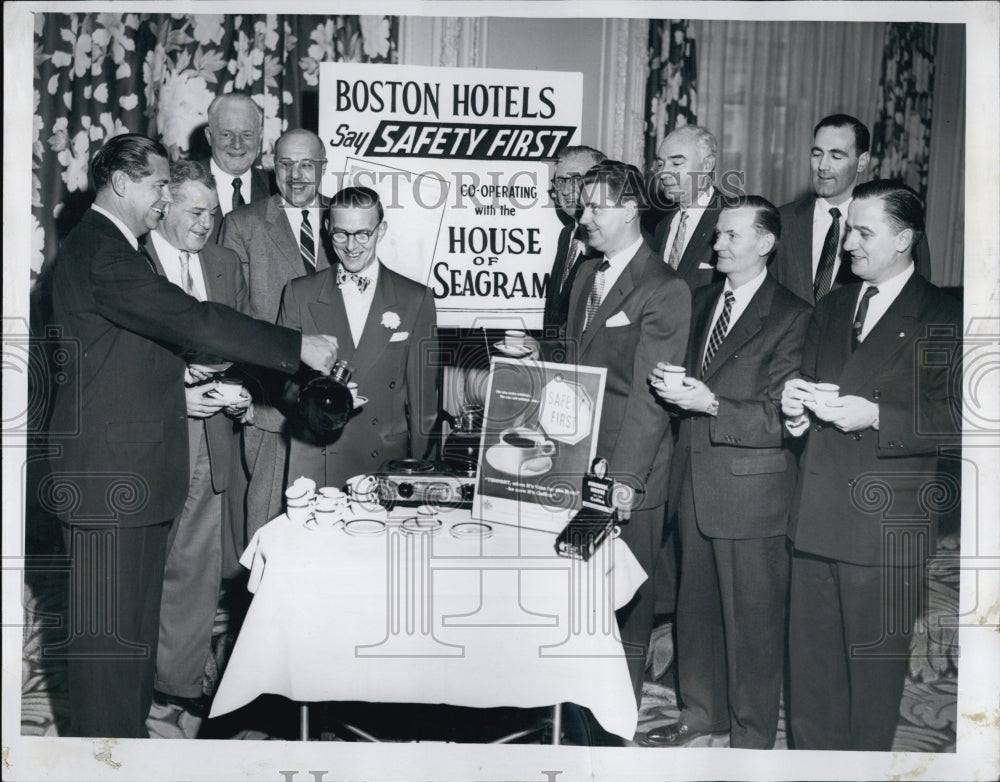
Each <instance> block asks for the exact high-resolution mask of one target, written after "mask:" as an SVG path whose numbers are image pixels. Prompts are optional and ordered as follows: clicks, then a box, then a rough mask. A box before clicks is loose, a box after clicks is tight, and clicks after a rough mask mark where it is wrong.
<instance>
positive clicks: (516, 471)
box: [486, 443, 552, 478]
mask: <svg viewBox="0 0 1000 782" xmlns="http://www.w3.org/2000/svg"><path fill="white" fill-rule="evenodd" d="M517 451H518V449H517V448H513V447H511V446H509V445H504V444H503V443H497V444H496V445H494V446H493V447H492V448H489V449H487V451H486V461H487V462H489V464H490V466H491V467H492V468H493V469H494V470H498V471H500V472H502V473H505V474H507V475H516V476H518V477H522V478H534V477H535V476H537V475H544V474H545V473H547V472H548V471H549V470H551V469H552V459H551V457H549V456H536V457H534V458H532V459H525V460H524V461H522V462H519V463H514V464H513V465H512V464H511V462H512V461H513V459H514V458H515V457H516V454H517ZM512 468H513V469H512Z"/></svg>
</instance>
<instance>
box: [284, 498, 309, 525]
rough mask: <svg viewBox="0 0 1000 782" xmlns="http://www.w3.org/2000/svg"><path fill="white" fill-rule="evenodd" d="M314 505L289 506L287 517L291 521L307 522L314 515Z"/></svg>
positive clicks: (286, 512) (286, 510)
mask: <svg viewBox="0 0 1000 782" xmlns="http://www.w3.org/2000/svg"><path fill="white" fill-rule="evenodd" d="M312 512H313V509H312V503H311V502H309V503H306V504H305V505H287V506H286V507H285V515H286V516H288V518H289V520H291V521H295V522H305V521H308V520H309V517H310V516H311V515H312Z"/></svg>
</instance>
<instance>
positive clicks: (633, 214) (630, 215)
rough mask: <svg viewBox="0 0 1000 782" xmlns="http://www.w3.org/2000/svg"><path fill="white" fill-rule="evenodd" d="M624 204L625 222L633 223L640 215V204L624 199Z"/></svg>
mask: <svg viewBox="0 0 1000 782" xmlns="http://www.w3.org/2000/svg"><path fill="white" fill-rule="evenodd" d="M622 206H623V207H624V208H625V222H626V223H631V222H632V221H633V220H636V219H638V217H639V204H638V202H636V201H632V200H629V201H622Z"/></svg>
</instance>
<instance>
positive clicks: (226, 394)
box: [212, 377, 243, 405]
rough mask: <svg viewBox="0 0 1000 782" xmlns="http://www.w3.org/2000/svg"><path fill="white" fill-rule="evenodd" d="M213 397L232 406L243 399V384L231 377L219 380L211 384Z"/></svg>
mask: <svg viewBox="0 0 1000 782" xmlns="http://www.w3.org/2000/svg"><path fill="white" fill-rule="evenodd" d="M212 389H213V391H214V393H215V396H216V397H217V398H218V399H221V400H222V401H223V402H225V403H226V404H228V405H234V404H236V403H237V402H239V401H240V399H242V398H243V384H242V383H241V382H240V381H239V380H236V379H235V378H231V377H223V378H219V379H218V380H216V381H215V383H213V384H212Z"/></svg>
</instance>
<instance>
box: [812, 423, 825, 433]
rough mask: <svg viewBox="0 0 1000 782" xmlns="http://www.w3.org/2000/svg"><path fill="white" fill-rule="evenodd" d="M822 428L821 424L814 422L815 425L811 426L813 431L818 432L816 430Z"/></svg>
mask: <svg viewBox="0 0 1000 782" xmlns="http://www.w3.org/2000/svg"><path fill="white" fill-rule="evenodd" d="M822 428H823V424H816V425H815V426H814V427H813V431H814V432H818V431H819V430H820V429H822Z"/></svg>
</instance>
